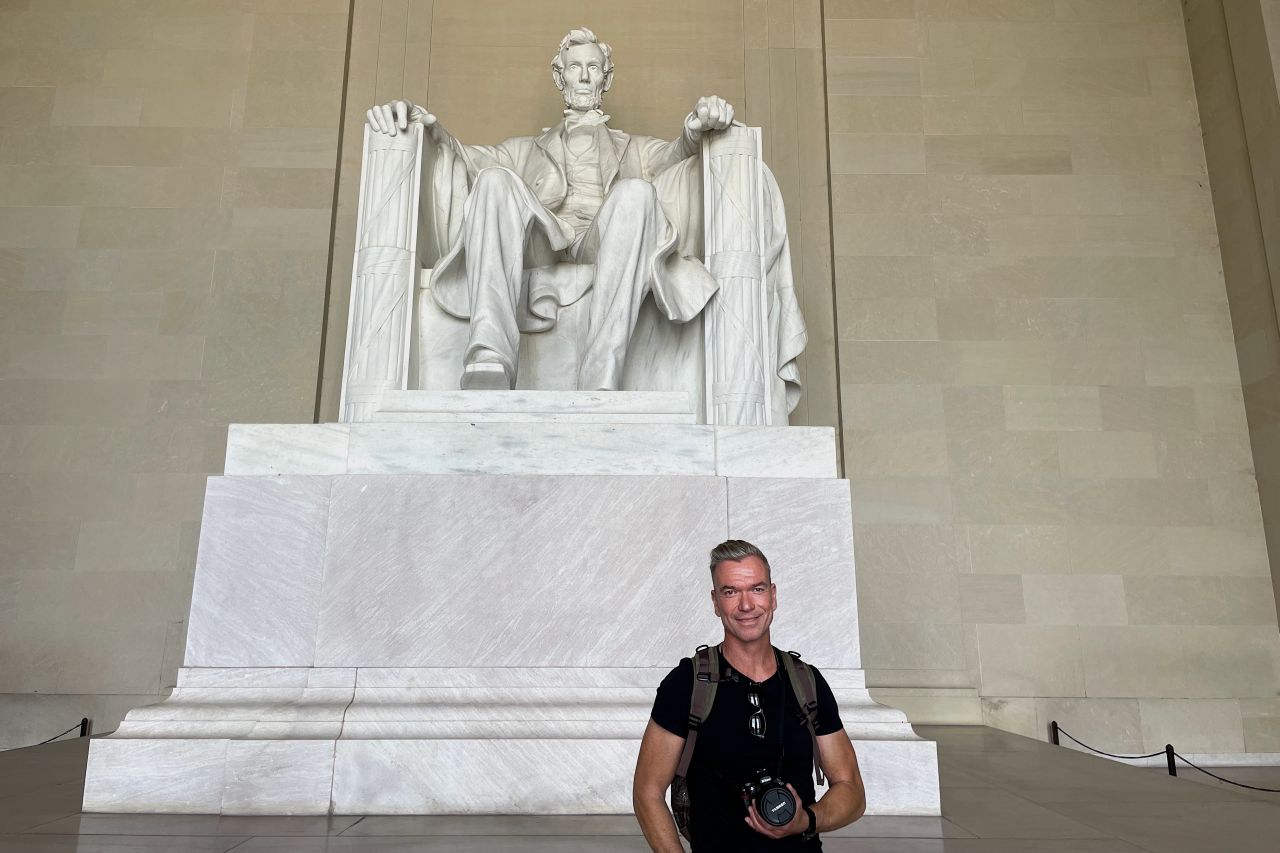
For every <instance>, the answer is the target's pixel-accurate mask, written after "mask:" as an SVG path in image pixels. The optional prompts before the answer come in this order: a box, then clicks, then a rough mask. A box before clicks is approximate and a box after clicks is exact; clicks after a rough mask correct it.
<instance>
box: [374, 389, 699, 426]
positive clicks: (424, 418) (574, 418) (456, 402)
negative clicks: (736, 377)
mask: <svg viewBox="0 0 1280 853" xmlns="http://www.w3.org/2000/svg"><path fill="white" fill-rule="evenodd" d="M373 420H374V421H375V422H376V421H393V422H394V421H417V422H429V423H614V424H625V423H663V424H694V423H697V422H698V420H697V416H696V415H695V414H694V411H693V401H692V400H691V399H690V397H689V394H688V393H687V392H684V391H608V392H602V391H594V392H592V391H388V392H386V393H384V394H383V396H382V400H381V402H380V403H379V404H378V410H377V412H376V413H375V415H374V417H373Z"/></svg>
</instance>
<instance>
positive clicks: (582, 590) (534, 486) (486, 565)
mask: <svg viewBox="0 0 1280 853" xmlns="http://www.w3.org/2000/svg"><path fill="white" fill-rule="evenodd" d="M357 426H360V425H357ZM724 483H725V481H724V480H721V479H718V478H711V477H640V476H630V477H529V476H505V477H502V476H483V477H480V476H477V477H425V476H418V477H380V476H356V475H352V476H349V477H345V478H340V479H339V480H338V481H336V482H335V484H334V490H333V499H332V503H331V510H330V539H329V551H328V554H327V555H326V558H325V589H324V601H323V605H322V608H321V618H320V625H319V630H318V632H317V650H316V663H317V664H318V665H320V666H365V665H373V664H377V665H381V666H393V667H394V666H471V667H476V666H480V667H484V666H514V667H523V666H659V665H662V664H667V665H668V666H670V665H672V664H671V663H668V662H669V661H673V660H674V659H678V658H679V657H680V656H681V655H687V654H688V653H689V650H690V649H692V648H693V647H694V646H696V645H697V644H698V643H700V642H705V641H706V640H707V639H708V638H713V637H714V636H715V635H716V633H717V631H716V629H717V628H718V622H716V621H715V619H714V617H713V616H712V614H711V612H710V607H709V605H708V603H707V601H706V600H705V599H706V592H707V588H708V585H707V580H706V578H705V577H704V574H705V569H703V568H702V564H703V563H704V562H705V559H706V557H705V554H706V551H707V549H708V548H709V547H710V546H711V545H714V544H715V543H716V542H719V541H720V540H721V539H723V538H724V531H725V521H724V506H725V504H724V501H725V486H724ZM445 520H447V522H446V521H445ZM442 522H444V523H442ZM673 655H674V656H675V657H674V658H673Z"/></svg>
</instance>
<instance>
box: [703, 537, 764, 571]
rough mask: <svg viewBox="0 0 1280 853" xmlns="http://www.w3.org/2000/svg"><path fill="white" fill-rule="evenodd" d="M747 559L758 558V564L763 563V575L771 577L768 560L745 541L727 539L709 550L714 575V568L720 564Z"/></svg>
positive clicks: (757, 549)
mask: <svg viewBox="0 0 1280 853" xmlns="http://www.w3.org/2000/svg"><path fill="white" fill-rule="evenodd" d="M747 557H759V558H760V562H762V563H764V570H765V574H767V575H768V576H769V577H772V576H773V570H772V569H770V568H769V558H768V557H766V556H765V555H764V552H763V551H761V550H760V549H759V548H757V547H756V546H755V545H752V544H751V543H750V542H748V541H746V540H745V539H729V540H726V541H724V542H721V543H720V544H719V545H717V546H716V547H714V548H712V549H711V574H713V575H714V574H715V573H716V566H718V565H720V564H721V563H729V562H734V563H736V562H738V561H739V560H745V559H746V558H747Z"/></svg>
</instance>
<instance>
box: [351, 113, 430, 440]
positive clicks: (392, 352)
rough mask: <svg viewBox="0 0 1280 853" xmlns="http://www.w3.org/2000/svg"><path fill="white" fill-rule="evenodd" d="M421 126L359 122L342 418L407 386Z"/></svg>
mask: <svg viewBox="0 0 1280 853" xmlns="http://www.w3.org/2000/svg"><path fill="white" fill-rule="evenodd" d="M422 133H423V130H422V126H421V125H418V124H412V125H410V126H409V127H408V128H407V129H405V130H404V131H403V132H401V133H399V134H397V135H396V136H387V135H385V134H380V133H373V132H371V131H370V130H368V129H367V128H366V130H365V134H364V160H363V168H362V171H361V174H360V200H359V213H358V214H357V220H356V221H357V224H356V251H355V263H354V270H353V273H352V278H351V310H350V315H349V316H348V318H347V350H346V359H345V364H344V369H343V377H342V402H341V415H340V418H341V420H343V421H364V420H369V419H370V418H371V416H372V415H373V412H374V411H375V410H376V408H377V404H378V400H379V399H380V398H381V396H382V393H383V392H384V391H388V390H404V389H407V388H408V386H409V363H410V358H409V351H410V342H411V340H412V332H413V299H414V287H415V284H416V281H417V268H418V262H417V251H418V231H419V213H418V193H419V187H420V186H421V176H422Z"/></svg>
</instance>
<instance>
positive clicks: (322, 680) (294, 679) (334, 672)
mask: <svg viewBox="0 0 1280 853" xmlns="http://www.w3.org/2000/svg"><path fill="white" fill-rule="evenodd" d="M355 683H356V670H355V669H351V668H324V667H310V666H299V667H182V668H181V669H179V670H178V687H179V688H183V687H354V686H355Z"/></svg>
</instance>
